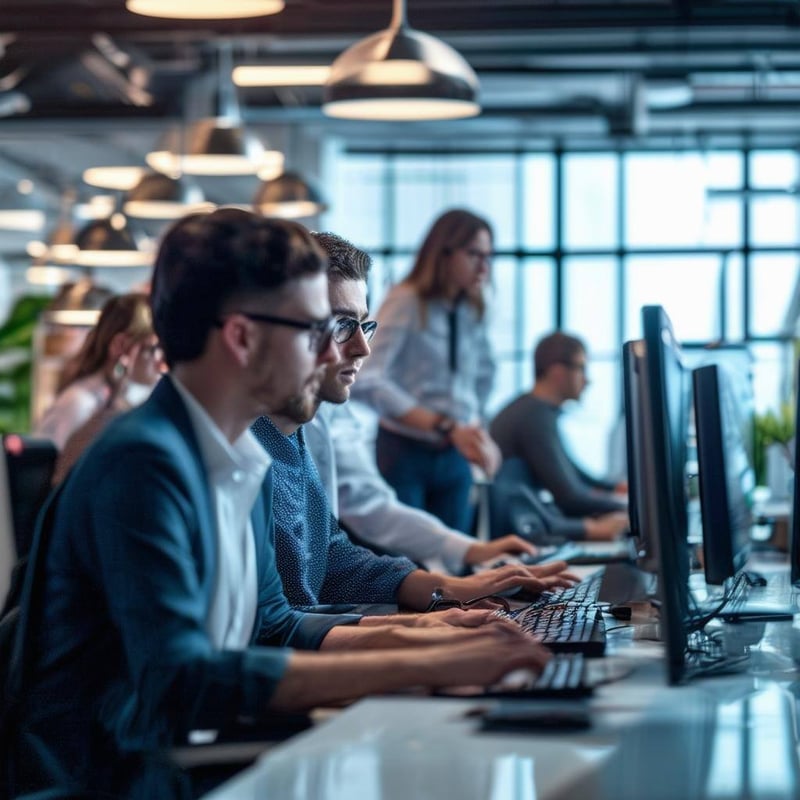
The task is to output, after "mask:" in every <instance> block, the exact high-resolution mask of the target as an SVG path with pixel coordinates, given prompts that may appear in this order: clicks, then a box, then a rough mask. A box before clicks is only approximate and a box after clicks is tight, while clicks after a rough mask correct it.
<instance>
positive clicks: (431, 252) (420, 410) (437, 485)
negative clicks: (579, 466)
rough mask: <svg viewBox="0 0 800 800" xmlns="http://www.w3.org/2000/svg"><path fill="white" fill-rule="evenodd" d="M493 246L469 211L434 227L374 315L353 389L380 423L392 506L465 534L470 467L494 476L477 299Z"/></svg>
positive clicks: (481, 309)
mask: <svg viewBox="0 0 800 800" xmlns="http://www.w3.org/2000/svg"><path fill="white" fill-rule="evenodd" d="M492 247H493V234H492V228H491V226H490V224H489V223H488V222H487V221H486V220H485V219H483V218H482V217H479V216H477V215H475V214H473V213H471V212H470V211H466V210H463V209H452V210H450V211H447V212H445V213H444V214H442V215H441V216H440V217H439V218H438V219H437V220H436V221H435V222H434V223H433V225H432V227H431V229H430V230H429V231H428V233H427V235H426V237H425V239H424V241H423V243H422V246H421V248H420V250H419V253H418V255H417V258H416V261H415V263H414V266H413V268H412V270H411V272H410V273H409V274H408V276H407V277H406V278H405V279H404V280H403V281H402V282H400V283H399V284H398V285H396V286H395V287H393V288H392V289H391V290H390V292H389V293H388V294H387V296H386V299H385V300H384V302H383V305H382V306H381V308H380V310H379V311H378V314H377V320H378V323H379V324H378V329H377V332H376V335H375V339H374V340H373V342H372V356H371V357H370V359H369V361H368V362H367V363H366V364H365V366H364V368H363V370H362V372H361V377H360V378H359V383H358V384H357V386H356V387H354V390H353V396H354V397H355V398H356V399H359V400H362V401H363V402H365V403H367V404H368V405H370V406H371V407H372V408H373V409H374V410H375V411H376V412H377V413H378V414H379V415H380V425H379V429H378V436H377V441H376V455H377V462H378V468H379V469H380V471H381V474H382V475H383V477H384V478H385V479H386V481H387V482H388V483H389V484H390V485H391V486H392V487H393V488H394V490H395V491H396V492H397V497H398V499H399V500H400V501H401V502H403V503H405V504H407V505H410V506H413V507H415V508H421V509H425V510H426V511H429V512H430V513H432V514H434V515H436V516H437V517H438V518H439V519H440V520H441V521H442V522H444V523H445V525H447V526H449V527H450V528H454V529H455V530H459V531H463V532H465V533H468V532H471V529H472V516H473V512H472V507H471V504H470V491H471V488H472V483H473V478H472V465H475V466H476V467H478V468H479V469H480V470H482V471H483V473H484V474H486V475H487V476H488V477H491V476H492V475H493V474H494V473H495V472H496V471H497V469H498V467H499V465H500V460H501V457H500V451H499V449H498V448H497V445H495V443H494V442H493V441H492V439H491V437H490V436H489V434H488V433H487V432H486V429H485V427H484V425H483V423H482V419H483V415H484V410H485V404H486V400H487V398H488V396H489V393H490V391H491V388H492V383H493V379H494V371H495V365H494V360H493V358H492V355H491V351H490V346H489V337H488V332H487V324H486V307H485V306H486V304H485V299H484V286H485V285H486V282H487V281H488V279H489V273H490V267H491V262H492V255H493V253H492Z"/></svg>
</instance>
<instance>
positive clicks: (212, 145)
mask: <svg viewBox="0 0 800 800" xmlns="http://www.w3.org/2000/svg"><path fill="white" fill-rule="evenodd" d="M277 159H280V161H281V164H282V163H283V154H282V153H279V152H278V151H276V150H265V149H264V146H263V145H262V144H261V142H259V141H258V139H257V138H256V137H255V136H252V135H250V134H247V133H246V132H245V131H244V129H243V128H242V126H241V125H237V124H233V123H231V122H230V121H229V120H226V119H225V118H224V117H209V118H206V119H200V120H197V121H196V122H194V123H192V124H191V125H190V126H189V128H188V129H187V130H186V131H182V130H179V129H174V130H172V131H169V132H168V133H167V134H166V136H165V137H164V138H163V140H162V142H161V143H160V146H159V148H158V149H157V150H155V151H153V152H151V153H148V154H147V157H146V160H147V163H148V164H149V165H150V166H151V167H152V168H153V169H155V170H158V171H159V172H163V173H165V174H167V175H180V174H182V173H184V174H186V175H254V174H255V173H256V172H258V171H259V169H261V168H262V166H263V164H264V162H265V161H269V160H273V161H274V160H277Z"/></svg>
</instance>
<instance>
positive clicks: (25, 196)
mask: <svg viewBox="0 0 800 800" xmlns="http://www.w3.org/2000/svg"><path fill="white" fill-rule="evenodd" d="M34 189H35V186H34V184H33V181H30V180H28V179H27V178H23V179H22V180H20V181H18V182H17V183H16V184H8V185H7V186H5V187H4V188H3V190H2V191H0V230H5V231H25V232H28V233H34V232H36V231H40V230H41V229H42V228H43V227H44V223H45V213H44V210H43V208H42V204H41V202H40V201H39V198H38V197H37V196H36V194H35V192H34Z"/></svg>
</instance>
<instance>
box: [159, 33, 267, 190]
mask: <svg viewBox="0 0 800 800" xmlns="http://www.w3.org/2000/svg"><path fill="white" fill-rule="evenodd" d="M232 58H233V57H232V53H231V47H230V45H229V44H227V45H224V44H223V45H221V46H220V47H219V50H218V64H217V72H218V75H217V87H216V116H214V117H208V118H205V119H199V120H197V121H196V122H193V123H192V124H191V125H190V126H189V128H188V129H186V130H183V129H181V128H176V129H173V130H171V131H168V132H167V134H166V135H165V137H164V140H163V142H162V143H161V146H160V147H159V148H158V150H156V151H155V152H152V153H148V154H147V156H146V161H147V163H148V164H149V165H150V166H151V167H153V169H156V170H158V171H159V172H164V173H166V174H167V175H172V176H177V175H181V174H186V175H255V174H256V173H257V172H258V171H259V169H261V168H262V167H265V168H266V167H270V168H271V169H272V171H273V172H280V169H282V168H283V154H282V153H280V152H278V151H277V150H265V148H264V145H263V144H262V143H261V142H260V141H259V140H258V139H257V138H256V137H255V136H253V135H252V134H250V133H247V131H245V129H244V127H243V126H242V124H241V119H242V117H241V112H240V109H239V102H238V98H237V96H236V87H235V86H234V85H233V82H232V80H231V72H232Z"/></svg>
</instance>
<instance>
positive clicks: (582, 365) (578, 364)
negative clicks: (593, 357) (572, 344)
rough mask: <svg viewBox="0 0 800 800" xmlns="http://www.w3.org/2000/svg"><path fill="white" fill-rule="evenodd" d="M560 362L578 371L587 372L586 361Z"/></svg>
mask: <svg viewBox="0 0 800 800" xmlns="http://www.w3.org/2000/svg"><path fill="white" fill-rule="evenodd" d="M558 363H559V364H563V365H564V366H565V367H568V368H569V369H574V370H575V371H576V372H581V373H583V374H584V375H585V374H586V366H587V365H586V362H585V361H559V362H558Z"/></svg>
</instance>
